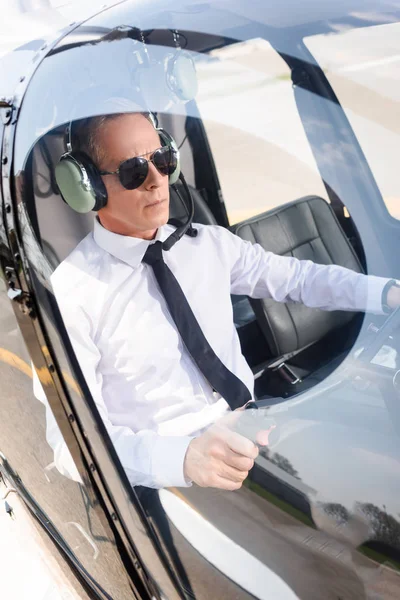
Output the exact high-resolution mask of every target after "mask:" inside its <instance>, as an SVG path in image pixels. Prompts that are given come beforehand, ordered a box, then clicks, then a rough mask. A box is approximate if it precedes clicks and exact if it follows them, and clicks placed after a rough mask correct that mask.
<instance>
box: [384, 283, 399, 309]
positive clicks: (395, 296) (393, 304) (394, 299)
mask: <svg viewBox="0 0 400 600" xmlns="http://www.w3.org/2000/svg"><path fill="white" fill-rule="evenodd" d="M387 304H388V306H389V307H390V308H392V309H395V308H397V307H398V306H400V287H397V286H396V285H392V287H391V288H389V291H388V293H387Z"/></svg>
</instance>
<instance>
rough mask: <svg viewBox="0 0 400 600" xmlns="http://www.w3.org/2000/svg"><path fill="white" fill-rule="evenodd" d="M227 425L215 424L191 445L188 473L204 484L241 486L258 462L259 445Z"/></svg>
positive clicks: (220, 486)
mask: <svg viewBox="0 0 400 600" xmlns="http://www.w3.org/2000/svg"><path fill="white" fill-rule="evenodd" d="M230 416H233V415H230ZM227 425H228V424H227ZM227 425H225V424H224V422H223V421H222V422H220V423H218V424H215V425H212V426H211V427H210V428H209V429H207V431H205V432H204V433H203V434H202V435H200V436H199V437H197V438H195V439H193V440H192V441H191V442H190V444H189V446H188V449H187V452H186V457H185V463H184V473H185V477H186V478H187V479H190V480H191V481H193V482H194V483H197V485H199V486H201V487H215V488H220V489H222V490H238V489H239V488H240V487H241V485H242V483H243V481H244V480H245V479H246V477H247V475H248V473H249V471H250V469H251V468H252V467H253V465H254V459H255V458H256V457H257V455H258V448H257V446H256V445H255V444H253V442H251V441H250V440H248V439H247V438H245V437H243V436H242V435H240V434H238V433H235V432H234V431H232V430H231V429H229V428H228V426H227Z"/></svg>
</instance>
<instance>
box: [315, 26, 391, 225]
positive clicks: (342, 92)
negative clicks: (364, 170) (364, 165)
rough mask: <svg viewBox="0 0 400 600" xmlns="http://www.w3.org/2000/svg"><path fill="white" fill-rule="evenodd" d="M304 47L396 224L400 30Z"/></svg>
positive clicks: (321, 38)
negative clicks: (326, 83)
mask: <svg viewBox="0 0 400 600" xmlns="http://www.w3.org/2000/svg"><path fill="white" fill-rule="evenodd" d="M305 43H306V45H307V46H308V48H309V49H310V51H311V52H312V53H313V54H314V56H315V57H316V59H317V61H318V62H319V64H320V66H321V67H322V68H323V69H324V71H325V74H326V76H327V78H328V79H329V82H330V83H331V85H332V87H333V89H334V91H335V93H336V94H337V96H338V98H339V101H340V103H341V105H342V106H343V108H344V110H345V112H346V115H347V117H348V119H349V121H350V124H351V126H352V127H353V129H354V132H355V134H356V136H357V138H358V140H359V142H360V144H361V148H362V150H363V151H364V153H365V156H366V158H367V161H368V163H369V165H370V167H371V170H372V173H373V175H374V177H375V179H376V181H377V184H378V186H379V188H380V190H381V193H382V196H383V200H384V202H385V205H386V208H387V210H388V212H389V213H390V214H391V215H392V216H393V217H396V218H397V219H399V218H400V182H399V176H398V171H399V167H398V157H399V155H400V119H399V114H400V86H399V76H400V25H399V24H398V23H393V24H391V25H381V26H376V27H366V28H364V29H358V30H351V31H343V32H339V33H337V34H329V35H317V36H313V37H310V38H306V39H305Z"/></svg>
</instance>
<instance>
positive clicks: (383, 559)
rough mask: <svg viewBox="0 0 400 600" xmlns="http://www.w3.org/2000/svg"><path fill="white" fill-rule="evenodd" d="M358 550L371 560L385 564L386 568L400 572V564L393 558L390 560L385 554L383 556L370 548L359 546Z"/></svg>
mask: <svg viewBox="0 0 400 600" xmlns="http://www.w3.org/2000/svg"><path fill="white" fill-rule="evenodd" d="M358 550H359V551H360V552H361V554H364V555H365V556H367V557H368V558H370V559H371V560H374V561H375V562H377V563H380V564H384V565H385V567H389V568H390V569H394V570H395V571H400V563H399V562H398V561H397V560H394V559H393V558H388V557H387V556H385V554H381V553H380V552H377V551H376V550H373V549H372V548H368V546H359V548H358Z"/></svg>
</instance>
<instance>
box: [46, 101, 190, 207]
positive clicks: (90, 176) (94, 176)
mask: <svg viewBox="0 0 400 600" xmlns="http://www.w3.org/2000/svg"><path fill="white" fill-rule="evenodd" d="M147 118H148V119H149V121H150V122H151V123H152V125H153V126H154V128H155V129H156V131H157V133H158V135H159V136H160V141H161V146H170V147H171V148H173V149H174V150H175V152H176V153H177V155H178V164H177V167H176V169H175V171H174V172H173V173H172V174H171V175H170V176H169V184H170V185H173V184H174V183H176V181H177V180H178V179H179V175H180V159H179V150H178V146H177V144H176V142H175V140H174V138H173V137H172V136H171V135H170V134H169V133H168V132H167V131H165V130H164V129H162V128H160V127H158V124H157V120H156V118H155V116H154V115H153V114H152V113H149V114H148V117H147ZM71 130H72V122H70V123H69V125H68V126H67V130H66V136H65V137H66V146H67V152H65V153H64V154H63V155H62V156H61V157H60V160H59V162H58V164H57V165H56V168H55V177H56V181H57V185H58V188H59V190H60V192H61V196H62V198H63V200H64V201H65V202H66V203H67V204H68V205H69V206H70V207H71V208H72V209H73V210H75V211H76V212H79V213H88V212H90V211H92V210H94V211H99V210H100V209H101V208H104V206H106V204H107V190H106V186H105V185H104V182H103V180H102V178H101V175H100V172H99V170H98V168H97V167H96V165H95V164H94V162H93V160H92V159H91V158H90V157H89V156H88V155H87V154H86V153H85V152H82V151H80V150H73V148H72V131H71Z"/></svg>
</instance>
